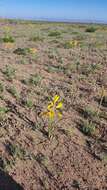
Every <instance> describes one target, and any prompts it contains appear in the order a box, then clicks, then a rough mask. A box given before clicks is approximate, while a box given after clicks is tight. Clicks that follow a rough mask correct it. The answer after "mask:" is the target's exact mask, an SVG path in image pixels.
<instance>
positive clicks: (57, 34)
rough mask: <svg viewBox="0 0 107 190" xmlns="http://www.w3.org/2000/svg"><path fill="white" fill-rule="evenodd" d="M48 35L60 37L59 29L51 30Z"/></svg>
mask: <svg viewBox="0 0 107 190" xmlns="http://www.w3.org/2000/svg"><path fill="white" fill-rule="evenodd" d="M48 36H50V37H60V36H61V32H59V31H51V32H50V33H49V34H48Z"/></svg>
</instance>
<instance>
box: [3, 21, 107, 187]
mask: <svg viewBox="0 0 107 190" xmlns="http://www.w3.org/2000/svg"><path fill="white" fill-rule="evenodd" d="M0 25H1V28H0V39H1V40H0V73H1V75H0V169H1V170H2V171H5V172H7V173H10V174H11V176H12V178H14V179H16V180H18V182H19V183H20V184H22V187H23V189H28V190H30V189H32V190H33V189H34V190H36V189H37V190H39V189H41V190H42V189H43V190H45V189H47V190H48V189H52V190H54V189H56V190H57V189H58V190H60V189H76V188H77V189H84V190H86V189H106V165H107V162H106V160H107V158H106V157H107V156H106V149H107V148H106V144H107V77H106V76H107V63H106V60H107V53H106V46H107V26H106V25H104V26H103V25H97V24H96V25H94V24H70V23H69V24H67V23H49V22H45V23H44V22H35V21H20V20H18V21H16V20H2V21H1V22H0ZM3 38H4V40H3ZM88 170H89V172H88ZM74 173H75V175H74ZM29 176H30V177H29ZM78 176H79V177H78ZM101 176H103V178H102V177H101Z"/></svg>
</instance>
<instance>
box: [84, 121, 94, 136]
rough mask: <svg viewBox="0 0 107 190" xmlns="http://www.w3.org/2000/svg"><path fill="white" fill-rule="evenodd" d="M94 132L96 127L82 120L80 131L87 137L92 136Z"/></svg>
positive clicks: (90, 122)
mask: <svg viewBox="0 0 107 190" xmlns="http://www.w3.org/2000/svg"><path fill="white" fill-rule="evenodd" d="M95 130H96V125H95V124H94V123H93V122H92V121H89V120H84V122H83V124H82V126H81V131H82V132H83V133H84V134H85V135H88V136H92V135H93V134H95Z"/></svg>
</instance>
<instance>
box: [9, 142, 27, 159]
mask: <svg viewBox="0 0 107 190" xmlns="http://www.w3.org/2000/svg"><path fill="white" fill-rule="evenodd" d="M6 147H7V150H8V152H9V154H10V155H11V156H12V157H13V159H16V158H19V159H21V160H23V159H24V158H25V156H26V151H25V150H24V149H22V148H20V146H19V145H15V144H12V143H10V142H9V143H8V144H7V146H6Z"/></svg>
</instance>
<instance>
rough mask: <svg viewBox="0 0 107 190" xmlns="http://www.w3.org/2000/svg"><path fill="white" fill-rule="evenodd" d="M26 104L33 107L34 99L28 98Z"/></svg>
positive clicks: (30, 107)
mask: <svg viewBox="0 0 107 190" xmlns="http://www.w3.org/2000/svg"><path fill="white" fill-rule="evenodd" d="M26 106H27V108H29V109H32V108H33V101H32V100H31V99H27V101H26Z"/></svg>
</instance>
